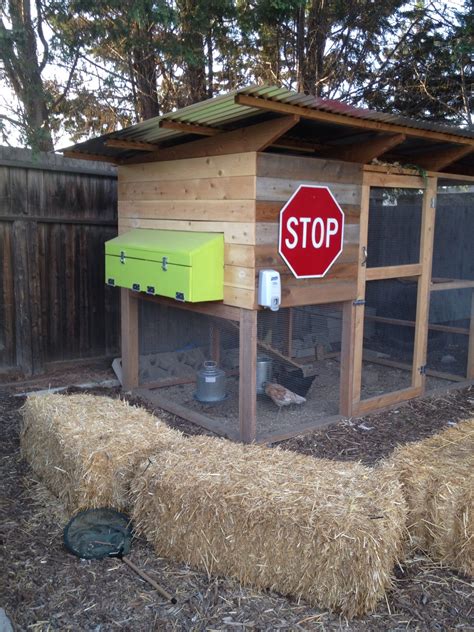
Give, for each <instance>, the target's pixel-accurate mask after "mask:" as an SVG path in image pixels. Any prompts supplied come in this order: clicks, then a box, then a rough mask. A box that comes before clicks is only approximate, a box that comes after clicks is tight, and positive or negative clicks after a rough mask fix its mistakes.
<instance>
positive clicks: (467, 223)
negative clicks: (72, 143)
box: [361, 185, 474, 399]
mask: <svg viewBox="0 0 474 632" xmlns="http://www.w3.org/2000/svg"><path fill="white" fill-rule="evenodd" d="M473 200H474V190H473V189H472V187H469V186H462V185H460V186H452V185H450V186H440V187H439V189H438V195H437V202H436V221H435V236H434V249H433V264H432V285H431V292H430V308H429V327H428V346H427V362H426V366H425V367H424V368H422V369H421V370H423V371H425V373H426V389H427V390H428V391H430V390H434V389H437V388H442V387H443V386H447V385H450V384H453V383H455V382H461V381H464V380H466V379H472V375H470V373H471V372H472V366H471V367H469V366H468V364H469V362H470V363H471V364H472V362H473V358H472V357H471V359H470V360H469V358H468V356H469V346H470V345H469V332H470V329H471V319H472V316H473V309H474V307H473V289H474V288H473V287H472V286H473V285H474V284H473V283H472V281H473V279H474V263H473V258H472V254H471V253H472V239H471V237H470V236H472V234H473V231H474V213H473V211H472V202H473ZM422 202H423V192H422V191H421V190H417V189H393V188H391V189H384V188H372V189H371V196H370V205H369V227H368V242H367V262H366V265H367V269H368V270H370V268H377V267H383V266H398V265H400V266H401V265H407V264H414V263H418V262H419V260H420V233H421V222H422ZM469 204H470V205H471V206H470V208H469ZM418 282H419V281H418V277H403V278H393V279H392V278H391V279H382V280H368V281H367V283H366V294H365V301H366V303H365V316H364V341H363V366H362V384H361V399H367V398H372V397H377V396H381V395H384V394H386V393H391V392H395V391H398V390H402V389H406V388H409V387H410V386H411V385H412V365H413V358H414V349H415V323H416V318H417V308H418V305H417V293H418ZM471 346H472V338H471ZM471 354H472V352H471ZM416 369H418V367H416Z"/></svg>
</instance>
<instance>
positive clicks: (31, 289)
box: [0, 147, 119, 375]
mask: <svg viewBox="0 0 474 632" xmlns="http://www.w3.org/2000/svg"><path fill="white" fill-rule="evenodd" d="M116 188H117V187H116V171H115V167H113V166H111V165H107V164H104V163H94V162H90V163H84V162H83V161H80V160H72V159H68V158H63V157H61V156H57V155H52V154H33V153H32V152H31V151H29V150H26V149H12V148H9V147H0V374H1V373H3V374H5V372H11V371H15V370H16V371H19V372H21V373H22V374H23V375H31V374H32V373H39V372H41V371H42V370H43V369H44V367H45V365H46V364H47V363H51V362H56V361H63V360H75V359H78V358H92V357H102V356H110V355H112V354H115V353H116V352H117V351H118V347H119V337H118V325H119V301H118V292H117V291H114V290H113V289H111V288H107V287H106V286H105V285H104V241H106V240H107V239H110V238H111V237H114V236H115V235H116V234H117V190H116Z"/></svg>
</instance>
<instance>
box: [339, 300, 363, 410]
mask: <svg viewBox="0 0 474 632" xmlns="http://www.w3.org/2000/svg"><path fill="white" fill-rule="evenodd" d="M357 309H359V308H358V307H356V306H355V305H354V304H353V302H352V301H345V302H344V303H343V306H342V339H341V372H340V376H341V378H340V380H341V384H340V413H341V415H344V417H352V415H353V400H354V392H353V388H354V346H355V345H354V340H355V322H356V310H357Z"/></svg>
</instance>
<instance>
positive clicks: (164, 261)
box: [161, 257, 168, 272]
mask: <svg viewBox="0 0 474 632" xmlns="http://www.w3.org/2000/svg"><path fill="white" fill-rule="evenodd" d="M161 269H162V270H164V271H165V272H166V270H168V257H163V259H162V260H161Z"/></svg>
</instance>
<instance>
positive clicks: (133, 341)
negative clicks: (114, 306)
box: [120, 288, 139, 391]
mask: <svg viewBox="0 0 474 632" xmlns="http://www.w3.org/2000/svg"><path fill="white" fill-rule="evenodd" d="M120 305H121V336H122V345H121V346H122V387H123V389H124V390H126V391H128V390H130V389H132V388H137V386H138V362H139V346H138V300H137V298H136V296H135V295H134V294H133V293H132V292H131V290H126V289H125V288H121V289H120Z"/></svg>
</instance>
